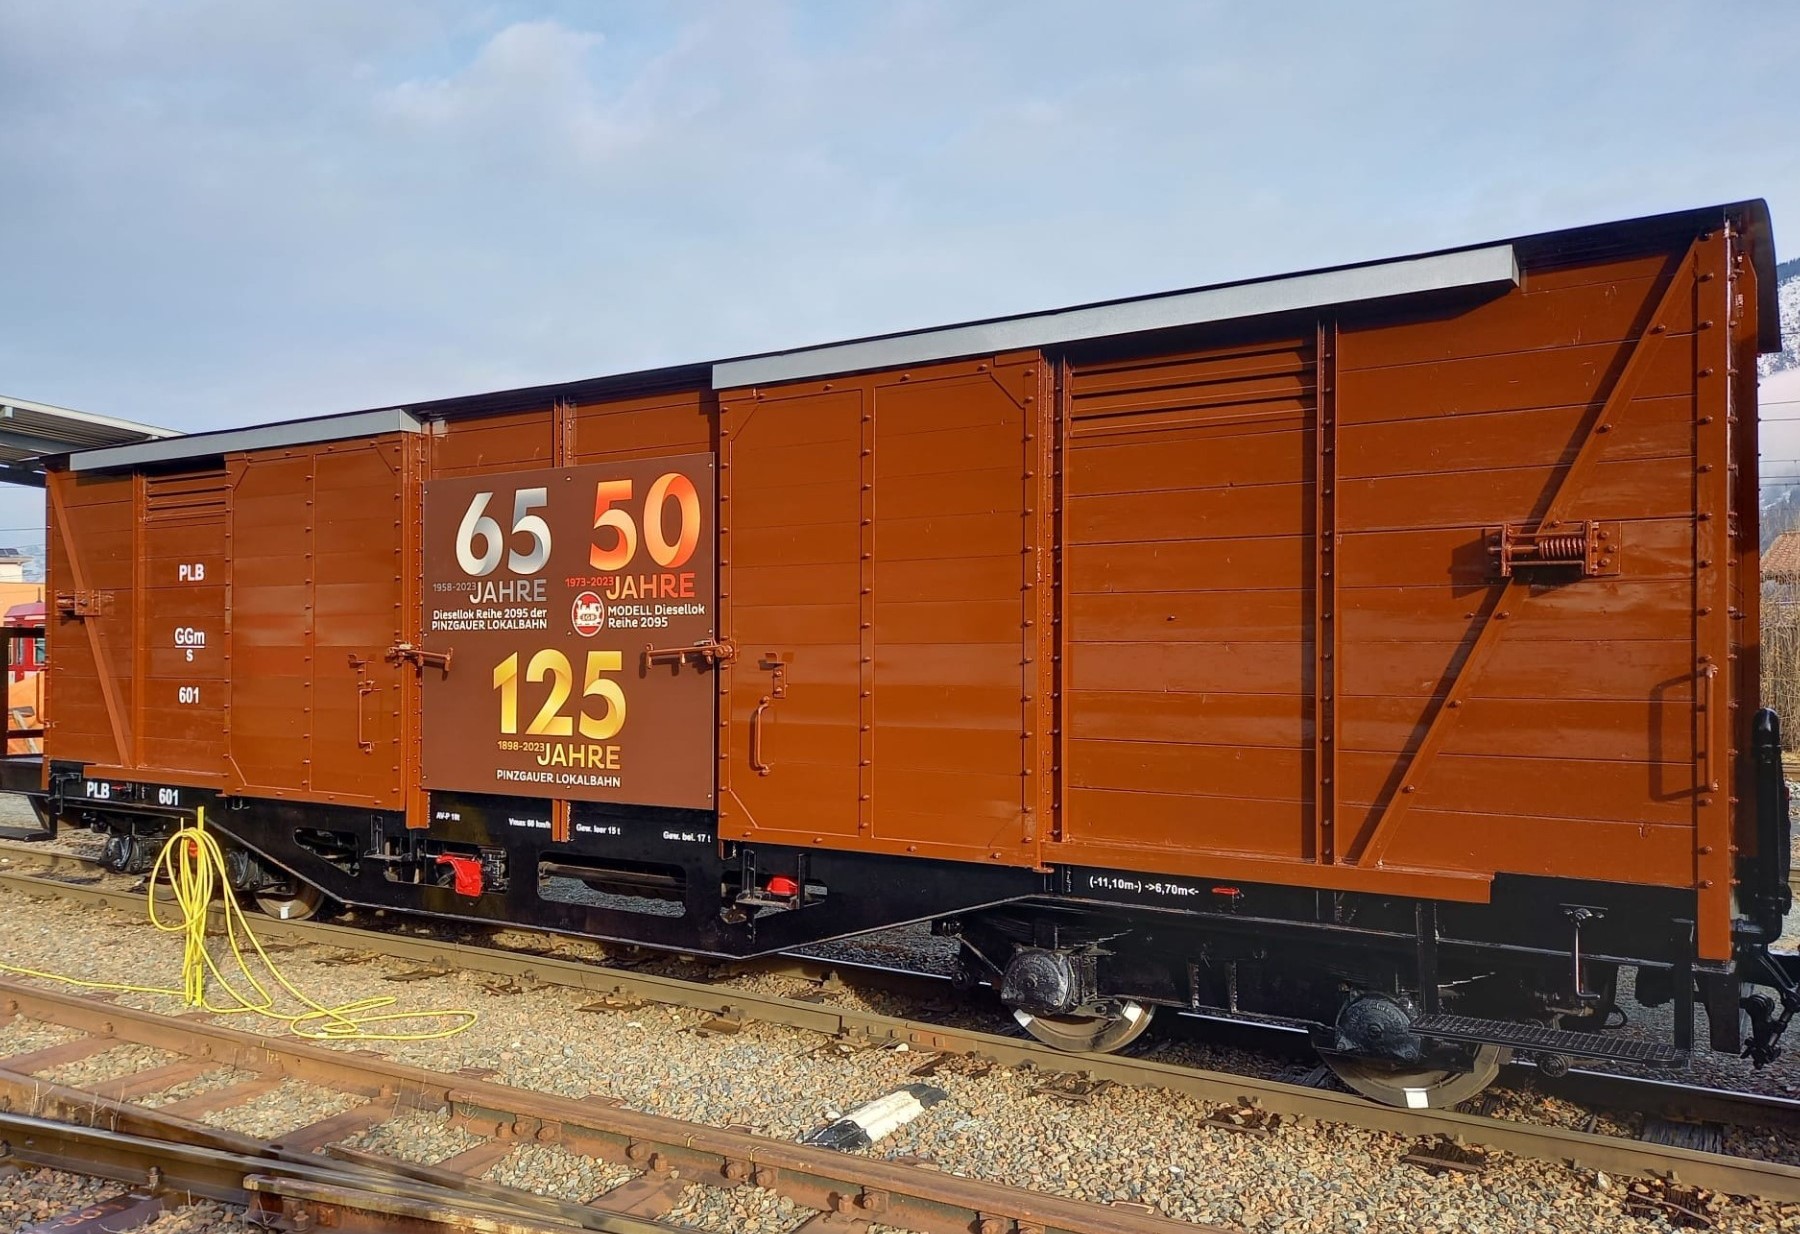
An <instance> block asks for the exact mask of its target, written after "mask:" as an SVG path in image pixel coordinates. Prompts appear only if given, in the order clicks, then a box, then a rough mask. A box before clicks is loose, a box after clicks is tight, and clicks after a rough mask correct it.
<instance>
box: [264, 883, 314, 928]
mask: <svg viewBox="0 0 1800 1234" xmlns="http://www.w3.org/2000/svg"><path fill="white" fill-rule="evenodd" d="M251 898H252V899H254V900H255V901H256V907H258V908H260V909H261V910H262V911H263V912H265V913H267V914H268V915H269V916H271V917H279V918H280V919H281V920H283V921H307V920H309V919H311V918H312V917H315V916H317V915H318V912H319V910H320V909H321V908H323V907H324V906H325V893H324V892H323V891H320V890H319V889H318V888H317V887H315V886H313V885H312V884H311V883H302V882H300V881H298V880H296V881H294V882H292V883H289V884H288V885H286V886H280V887H264V888H260V889H258V890H257V891H254V892H252V893H251Z"/></svg>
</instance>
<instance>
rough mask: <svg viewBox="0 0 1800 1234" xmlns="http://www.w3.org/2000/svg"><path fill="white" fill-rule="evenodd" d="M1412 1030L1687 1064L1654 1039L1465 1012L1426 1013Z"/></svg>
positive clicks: (1581, 1054)
mask: <svg viewBox="0 0 1800 1234" xmlns="http://www.w3.org/2000/svg"><path fill="white" fill-rule="evenodd" d="M1412 1031H1413V1032H1415V1033H1417V1034H1418V1035H1419V1036H1421V1037H1434V1038H1436V1039H1437V1040H1439V1041H1467V1042H1474V1043H1477V1044H1480V1045H1503V1046H1511V1047H1513V1048H1514V1049H1519V1050H1531V1051H1534V1052H1535V1053H1538V1054H1563V1055H1567V1056H1569V1057H1571V1058H1605V1059H1610V1060H1612V1061H1614V1062H1620V1063H1640V1064H1642V1065H1643V1066H1646V1067H1682V1066H1686V1065H1687V1061H1688V1056H1687V1051H1686V1050H1678V1049H1676V1048H1675V1047H1674V1046H1672V1045H1663V1044H1662V1043H1660V1042H1655V1041H1635V1040H1633V1039H1631V1038H1629V1037H1614V1036H1610V1035H1608V1034H1605V1033H1571V1032H1568V1031H1566V1030H1564V1029H1560V1028H1545V1027H1543V1026H1542V1025H1539V1024H1520V1023H1518V1022H1517V1021H1515V1020H1478V1019H1476V1018H1474V1017H1473V1016H1466V1015H1428V1016H1424V1017H1422V1018H1420V1019H1417V1020H1414V1021H1413V1022H1412Z"/></svg>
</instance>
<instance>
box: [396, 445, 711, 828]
mask: <svg viewBox="0 0 1800 1234" xmlns="http://www.w3.org/2000/svg"><path fill="white" fill-rule="evenodd" d="M713 491H714V473H713V458H712V456H711V455H710V454H695V455H684V456H680V457H674V458H661V459H639V460H633V461H630V462H621V463H596V464H584V465H582V466H577V467H553V468H544V469H541V470H536V471H518V472H502V473H496V474H492V475H486V476H474V477H459V478H456V479H440V480H432V481H430V482H428V483H427V484H426V485H425V528H424V531H425V553H424V565H425V588H424V603H425V621H424V626H425V649H426V650H427V651H432V652H445V651H448V652H450V653H451V661H450V665H449V667H448V669H447V670H444V671H439V670H438V669H435V668H427V669H425V670H424V673H423V683H424V684H423V691H424V693H423V704H424V716H423V726H424V727H423V737H424V751H423V755H424V763H423V771H424V776H425V787H426V788H428V789H454V790H460V791H467V792H480V793H500V794H507V795H519V796H533V797H563V798H568V799H570V800H577V801H613V802H629V803H633V804H638V805H662V806H684V807H689V808H694V809H709V808H711V807H712V805H713V782H714V770H715V768H714V761H715V752H714V751H715V747H714V733H713V712H714V700H715V690H716V688H717V679H716V676H715V673H714V671H713V670H712V669H711V668H710V667H708V666H707V664H706V662H705V661H704V660H703V658H702V657H700V656H699V655H697V654H694V653H693V649H694V648H695V647H696V646H700V645H705V644H708V643H710V642H711V641H712V639H713V636H714V605H715V596H714V587H715V577H716V576H715V571H714V553H715V548H714V546H715V544H716V536H715V529H714V527H713V517H714V508H715V507H714V500H713Z"/></svg>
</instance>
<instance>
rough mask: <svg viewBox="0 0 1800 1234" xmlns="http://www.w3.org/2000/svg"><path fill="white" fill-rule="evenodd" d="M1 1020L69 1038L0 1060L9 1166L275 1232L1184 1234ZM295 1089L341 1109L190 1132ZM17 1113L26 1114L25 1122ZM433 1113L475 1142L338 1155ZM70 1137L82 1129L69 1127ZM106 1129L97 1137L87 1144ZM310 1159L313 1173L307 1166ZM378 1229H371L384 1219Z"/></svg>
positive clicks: (240, 1058)
mask: <svg viewBox="0 0 1800 1234" xmlns="http://www.w3.org/2000/svg"><path fill="white" fill-rule="evenodd" d="M0 1016H3V1017H5V1018H6V1019H8V1020H10V1019H12V1018H14V1017H24V1018H27V1019H30V1020H33V1021H37V1022H41V1023H45V1024H53V1025H57V1026H60V1027H62V1028H64V1029H70V1030H74V1032H76V1033H78V1034H79V1036H76V1037H74V1038H73V1039H71V1040H69V1041H66V1042H64V1043H62V1044H59V1045H55V1046H50V1047H48V1048H45V1049H41V1050H37V1051H34V1052H32V1053H29V1054H25V1055H19V1056H14V1057H10V1058H0V1098H4V1100H5V1102H6V1104H7V1105H8V1106H9V1107H10V1108H11V1110H12V1111H14V1112H13V1113H11V1114H8V1115H5V1116H0V1129H3V1130H4V1133H5V1136H6V1141H7V1145H8V1147H9V1150H10V1154H11V1156H12V1157H13V1159H15V1160H18V1161H23V1162H26V1163H29V1164H34V1165H49V1166H54V1167H57V1168H63V1169H74V1170H77V1171H79V1172H89V1173H94V1172H100V1173H102V1174H104V1175H106V1176H110V1177H114V1178H117V1179H119V1180H120V1181H125V1182H145V1181H148V1179H149V1178H150V1175H149V1171H150V1170H152V1169H154V1170H155V1171H157V1173H156V1175H155V1179H156V1182H157V1184H158V1185H159V1186H160V1187H162V1188H163V1189H165V1190H169V1189H173V1190H177V1191H184V1192H192V1193H193V1194H196V1195H201V1196H205V1197H207V1198H210V1199H216V1200H221V1201H223V1202H226V1203H230V1204H234V1205H239V1206H242V1207H245V1208H247V1209H249V1210H250V1211H251V1212H254V1213H262V1214H272V1215H278V1216H280V1217H282V1218H284V1219H285V1220H287V1221H289V1222H299V1223H300V1224H298V1225H292V1226H290V1228H296V1229H305V1228H313V1227H318V1228H333V1229H337V1230H355V1229H366V1230H370V1231H375V1230H388V1229H392V1228H394V1226H395V1223H397V1222H399V1221H401V1220H404V1221H406V1222H410V1223H414V1224H413V1225H408V1226H407V1228H415V1227H416V1224H417V1223H421V1222H423V1223H425V1228H428V1229H430V1228H437V1229H445V1230H464V1229H467V1230H517V1231H521V1232H522V1234H523V1232H527V1231H538V1230H546V1231H548V1230H558V1231H560V1230H602V1231H632V1232H636V1231H649V1230H659V1231H667V1230H669V1229H670V1228H671V1227H670V1226H669V1225H668V1224H665V1223H662V1222H661V1221H660V1219H661V1218H663V1217H664V1216H665V1215H666V1214H668V1213H669V1212H671V1210H674V1209H675V1208H676V1207H677V1205H678V1204H679V1203H680V1202H681V1201H682V1199H683V1195H684V1193H685V1192H687V1191H688V1189H689V1188H691V1187H694V1186H703V1187H711V1188H737V1187H756V1188H761V1189H763V1190H765V1191H768V1192H771V1193H774V1194H776V1195H779V1196H782V1197H786V1198H788V1199H790V1200H792V1201H793V1202H794V1203H795V1204H796V1205H797V1206H799V1207H801V1208H803V1209H810V1210H812V1211H813V1212H815V1213H816V1214H817V1216H816V1217H814V1218H813V1219H812V1220H811V1221H809V1222H808V1223H807V1225H805V1226H803V1227H801V1228H803V1229H806V1230H807V1231H808V1232H809V1234H820V1232H822V1231H826V1230H833V1231H846V1232H854V1231H859V1230H866V1229H867V1228H868V1227H869V1226H870V1225H871V1224H872V1223H875V1222H879V1223H880V1224H881V1225H884V1226H890V1227H896V1228H899V1229H905V1230H916V1231H920V1232H921V1234H967V1232H968V1231H972V1230H979V1231H982V1232H983V1234H1174V1232H1175V1231H1178V1230H1186V1231H1191V1230H1193V1229H1195V1227H1194V1226H1192V1225H1189V1224H1188V1223H1185V1222H1175V1221H1170V1220H1167V1219H1165V1218H1161V1217H1157V1216H1153V1215H1150V1214H1147V1213H1144V1212H1141V1211H1137V1210H1135V1209H1129V1208H1114V1207H1106V1206H1100V1205H1095V1204H1088V1203H1085V1202H1081V1201H1075V1200H1067V1199H1063V1198H1060V1197H1057V1196H1052V1195H1045V1194H1041V1193H1037V1192H1032V1191H1026V1190H1023V1189H1021V1188H1016V1187H1009V1186H1005V1185H1002V1184H998V1183H992V1182H986V1181H982V1180H977V1179H969V1178H963V1177H961V1176H958V1175H955V1174H950V1173H946V1172H943V1171H938V1170H933V1169H925V1168H920V1167H918V1166H913V1165H904V1164H899V1163H895V1162H890V1161H885V1160H881V1159H878V1158H874V1157H864V1156H857V1155H853V1154H848V1153H841V1152H834V1151H832V1150H830V1149H825V1148H815V1147H810V1146H807V1145H802V1144H794V1143H788V1142H784V1141H779V1140H772V1139H767V1138H763V1137H758V1136H753V1135H749V1134H746V1133H744V1132H741V1131H737V1130H733V1129H729V1128H726V1129H721V1128H716V1127H708V1126H702V1125H699V1124H695V1123H688V1122H682V1121H680V1120H676V1119H670V1118H663V1117H659V1116H656V1115H651V1114H641V1113H637V1112H635V1111H631V1110H627V1109H624V1108H622V1107H621V1106H620V1105H618V1104H617V1103H613V1102H609V1101H607V1100H604V1099H594V1098H586V1099H575V1098H570V1097H564V1096H558V1095H554V1094H548V1093H539V1092H533V1091H530V1090H526V1089H520V1088H513V1087H508V1086H503V1085H498V1084H491V1083H488V1082H486V1081H485V1080H484V1079H482V1078H480V1077H478V1076H470V1075H442V1074H438V1073H435V1072H431V1071H426V1070H423V1069H421V1068H418V1067H413V1066H410V1065H407V1064H405V1063H400V1062H395V1061H392V1060H390V1059H388V1058H385V1057H382V1056H379V1055H371V1054H368V1053H365V1052H362V1051H345V1050H337V1049H330V1048H327V1047H324V1046H319V1045H314V1044H311V1043H308V1042H304V1041H300V1040H297V1039H293V1038H286V1037H268V1036H264V1035H261V1034H257V1033H250V1032H245V1031H243V1030H240V1029H234V1028H228V1027H222V1026H218V1025H213V1024H207V1023H202V1022H198V1021H196V1020H194V1019H192V1018H182V1019H172V1018H170V1017H168V1016H165V1015H160V1014H158V1013H155V1012H148V1011H140V1010H136V1009H134V1008H129V1007H123V1006H119V1005H117V1004H113V1003H108V1002H103V1001H100V1000H97V999H93V998H84V997H79V996H75V995H68V994H62V993H60V992H55V991H47V990H43V989H39V988H35V987H32V986H28V985H25V984H23V983H19V982H13V981H0ZM121 1046H138V1047H145V1048H149V1049H153V1050H157V1051H161V1052H163V1053H164V1054H166V1055H168V1056H170V1057H171V1061H169V1062H167V1063H165V1064H164V1065H162V1066H161V1067H158V1068H155V1069H153V1070H151V1071H149V1072H144V1073H140V1074H138V1075H136V1076H130V1077H127V1078H124V1079H114V1080H110V1081H101V1082H98V1083H94V1084H89V1085H86V1086H83V1087H70V1086H66V1085H61V1084H56V1083H52V1082H49V1081H46V1080H45V1079H43V1078H41V1077H39V1076H37V1075H35V1074H34V1073H35V1072H41V1071H45V1070H47V1069H50V1068H52V1067H55V1066H58V1065H61V1064H63V1063H67V1062H70V1061H76V1060H80V1059H83V1058H88V1057H92V1056H94V1055H97V1054H100V1053H104V1052H105V1051H107V1050H111V1049H116V1048H119V1047H121ZM225 1068H231V1069H233V1070H234V1071H236V1072H238V1073H241V1074H242V1075H244V1076H245V1077H246V1078H244V1079H241V1080H239V1081H238V1082H236V1083H234V1084H230V1085H227V1086H224V1087H220V1088H214V1089H211V1090H209V1091H205V1092H201V1093H199V1094H197V1095H194V1096H189V1097H184V1098H182V1099H180V1100H178V1101H175V1102H173V1103H170V1104H167V1105H162V1106H158V1107H154V1108H151V1107H147V1106H145V1105H142V1104H139V1103H138V1101H137V1100H134V1099H137V1098H142V1097H143V1096H145V1095H146V1094H148V1093H152V1092H159V1091H162V1090H165V1089H168V1088H171V1087H173V1086H175V1085H176V1084H178V1083H181V1082H184V1081H186V1080H191V1079H194V1078H196V1077H198V1076H201V1075H203V1074H206V1073H210V1072H218V1071H221V1070H223V1069H225ZM292 1082H300V1083H304V1084H307V1085H310V1086H313V1087H316V1088H320V1089H325V1090H329V1091H331V1092H333V1093H337V1094H343V1095H346V1096H348V1097H349V1098H351V1099H352V1103H351V1104H349V1105H348V1107H347V1108H345V1109H343V1110H342V1111H340V1112H338V1113H335V1114H331V1115H329V1116H327V1117H325V1118H323V1119H320V1120H318V1121H316V1122H314V1123H312V1124H310V1125H308V1126H305V1127H301V1128H298V1129H296V1130H294V1131H291V1132H289V1133H287V1134H285V1135H282V1136H281V1137H280V1138H279V1139H276V1140H271V1141H262V1140H254V1139H251V1138H249V1137H245V1136H242V1135H238V1134H236V1133H233V1132H230V1131H224V1130H221V1129H220V1128H218V1127H214V1126H212V1125H210V1124H208V1123H205V1122H202V1121H200V1119H199V1117H198V1116H199V1115H201V1114H204V1113H207V1112H210V1111H215V1110H222V1109H227V1108H230V1107H231V1106H233V1105H235V1104H240V1103H244V1102H248V1101H250V1100H253V1099H254V1098H255V1097H257V1096H260V1095H262V1094H264V1093H267V1092H270V1091H272V1090H274V1089H275V1088H277V1087H278V1086H279V1085H281V1084H283V1083H292ZM21 1111H23V1113H21ZM419 1112H424V1113H427V1114H439V1115H442V1116H444V1117H446V1118H448V1119H449V1120H450V1121H451V1122H452V1124H453V1125H455V1126H456V1127H458V1128H459V1129H461V1130H463V1131H466V1132H468V1133H470V1134H472V1135H473V1136H474V1137H476V1142H475V1143H474V1144H473V1145H472V1146H471V1147H469V1148H467V1149H465V1150H463V1151H462V1152H460V1153H458V1154H456V1155H455V1156H454V1157H452V1158H450V1159H448V1160H446V1161H443V1162H440V1163H438V1164H436V1165H420V1164H417V1163H411V1162H406V1161H402V1160H398V1159H393V1158H388V1157H384V1156H380V1155H377V1154H373V1153H369V1152H366V1151H361V1150H357V1149H351V1148H345V1147H343V1146H342V1145H341V1144H340V1143H339V1141H341V1140H344V1139H347V1138H349V1137H352V1136H356V1135H360V1134H362V1133H364V1132H367V1131H369V1130H371V1129H374V1128H378V1127H381V1126H383V1125H384V1124H387V1123H389V1122H391V1121H393V1120H396V1119H399V1118H402V1117H405V1116H407V1115H409V1114H415V1113H419ZM84 1127H85V1128H86V1130H83V1128H84ZM96 1132H103V1133H104V1134H96ZM543 1151H557V1152H563V1153H574V1154H577V1155H579V1156H582V1157H586V1158H590V1159H592V1160H594V1161H596V1162H599V1163H603V1164H604V1165H606V1166H610V1167H612V1172H613V1173H614V1174H616V1175H617V1178H616V1181H612V1182H611V1185H610V1186H607V1187H606V1188H605V1189H604V1190H603V1191H601V1192H600V1193H599V1194H597V1195H595V1196H593V1197H592V1198H590V1199H588V1200H586V1201H585V1202H579V1203H578V1202H572V1201H568V1200H562V1199H555V1198H548V1197H544V1196H539V1195H535V1194H532V1193H530V1192H525V1191H520V1190H518V1189H516V1188H511V1187H504V1186H498V1185H496V1184H493V1183H488V1182H484V1181H483V1180H482V1178H481V1175H482V1173H483V1172H484V1171H486V1170H487V1169H488V1168H489V1167H491V1166H493V1165H495V1164H497V1163H498V1162H500V1161H501V1160H503V1159H506V1158H509V1157H513V1156H514V1155H515V1154H521V1153H531V1152H543ZM321 1155H323V1158H324V1160H323V1161H322V1160H321ZM384 1222H385V1224H384Z"/></svg>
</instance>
